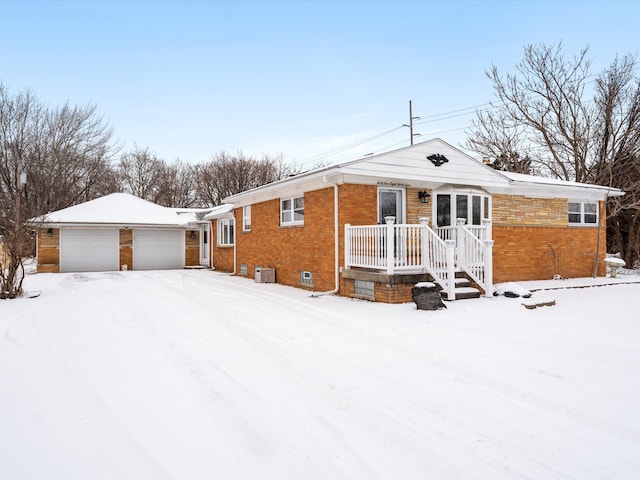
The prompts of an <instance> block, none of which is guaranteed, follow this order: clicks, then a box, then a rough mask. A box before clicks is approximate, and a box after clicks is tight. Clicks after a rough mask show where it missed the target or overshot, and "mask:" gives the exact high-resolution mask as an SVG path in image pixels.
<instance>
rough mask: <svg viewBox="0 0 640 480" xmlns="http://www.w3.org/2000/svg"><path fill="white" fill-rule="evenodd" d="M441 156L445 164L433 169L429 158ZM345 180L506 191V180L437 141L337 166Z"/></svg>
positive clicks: (433, 166) (490, 169)
mask: <svg viewBox="0 0 640 480" xmlns="http://www.w3.org/2000/svg"><path fill="white" fill-rule="evenodd" d="M434 154H440V155H444V156H445V157H446V158H447V160H448V162H446V163H444V164H442V165H441V166H438V167H437V166H435V165H434V164H433V163H432V162H431V161H430V160H428V159H427V157H428V156H430V155H434ZM339 168H340V171H341V172H342V173H344V175H345V177H346V178H348V177H350V176H352V175H353V176H356V175H357V176H363V177H368V178H374V177H384V178H388V179H389V180H397V181H404V182H410V183H420V184H424V183H427V184H432V185H435V186H438V185H444V184H454V185H472V186H479V187H488V188H491V187H506V186H507V185H508V184H509V180H508V179H507V178H505V177H504V176H503V175H501V174H500V173H498V172H496V171H495V170H493V169H492V168H490V167H487V166H486V165H483V164H482V163H481V162H479V161H477V160H475V159H473V158H471V157H470V156H468V155H466V154H464V153H463V152H461V151H460V150H458V149H456V148H454V147H452V146H451V145H449V144H447V143H445V142H443V141H442V140H440V139H435V140H430V141H428V142H424V143H419V144H417V145H413V146H411V147H406V148H402V149H399V150H395V151H393V152H388V153H383V154H380V155H376V156H373V157H370V158H366V159H360V160H356V161H354V162H349V163H347V164H344V165H340V166H339Z"/></svg>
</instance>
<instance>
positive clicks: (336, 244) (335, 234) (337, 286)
mask: <svg viewBox="0 0 640 480" xmlns="http://www.w3.org/2000/svg"><path fill="white" fill-rule="evenodd" d="M322 180H323V181H324V183H327V184H329V185H332V186H333V237H334V238H333V246H334V248H333V256H334V271H335V288H334V289H333V290H328V291H326V292H317V293H312V294H311V296H312V297H319V296H320V295H332V294H334V293H338V291H339V290H340V249H339V240H340V236H339V232H338V227H339V223H338V184H337V183H333V182H330V181H329V180H327V176H326V175H325V176H323V177H322Z"/></svg>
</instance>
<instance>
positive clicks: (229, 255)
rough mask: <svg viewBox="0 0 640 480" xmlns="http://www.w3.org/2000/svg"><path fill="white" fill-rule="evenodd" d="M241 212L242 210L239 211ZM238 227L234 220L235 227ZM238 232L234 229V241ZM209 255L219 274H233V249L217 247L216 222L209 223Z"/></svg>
mask: <svg viewBox="0 0 640 480" xmlns="http://www.w3.org/2000/svg"><path fill="white" fill-rule="evenodd" d="M241 211H242V209H241ZM238 225H239V223H238V220H237V219H236V227H237V226H238ZM237 238H238V232H237V229H236V241H237ZM211 255H212V257H211V258H212V259H213V268H215V269H216V270H219V271H221V272H233V247H221V246H219V245H218V221H217V220H213V221H212V222H211Z"/></svg>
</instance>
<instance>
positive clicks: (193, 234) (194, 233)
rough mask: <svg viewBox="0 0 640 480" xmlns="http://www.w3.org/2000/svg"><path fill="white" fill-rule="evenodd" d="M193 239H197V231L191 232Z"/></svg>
mask: <svg viewBox="0 0 640 480" xmlns="http://www.w3.org/2000/svg"><path fill="white" fill-rule="evenodd" d="M191 238H196V231H195V230H191Z"/></svg>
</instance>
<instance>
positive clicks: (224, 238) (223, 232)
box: [218, 218, 235, 247]
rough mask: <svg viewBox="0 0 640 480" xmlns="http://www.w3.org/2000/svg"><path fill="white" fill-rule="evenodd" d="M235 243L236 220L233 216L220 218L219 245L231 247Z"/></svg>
mask: <svg viewBox="0 0 640 480" xmlns="http://www.w3.org/2000/svg"><path fill="white" fill-rule="evenodd" d="M234 243H235V220H234V219H233V218H221V219H220V220H218V245H219V246H221V247H231V246H233V245H234Z"/></svg>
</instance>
